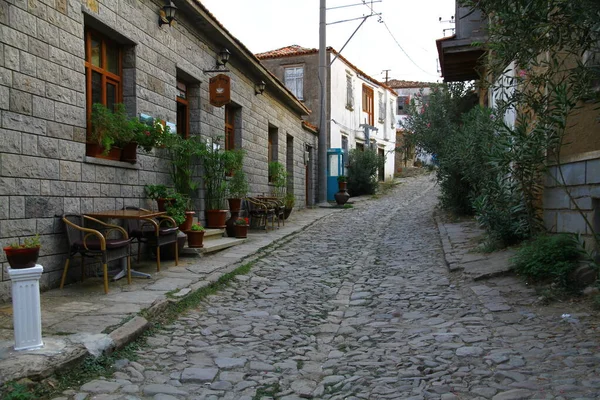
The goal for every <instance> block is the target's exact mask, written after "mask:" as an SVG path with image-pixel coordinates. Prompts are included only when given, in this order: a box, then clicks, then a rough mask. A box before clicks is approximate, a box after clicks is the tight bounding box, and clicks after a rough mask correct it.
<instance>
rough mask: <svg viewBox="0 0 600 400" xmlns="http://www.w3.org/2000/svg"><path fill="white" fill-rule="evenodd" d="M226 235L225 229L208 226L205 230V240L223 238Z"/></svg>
mask: <svg viewBox="0 0 600 400" xmlns="http://www.w3.org/2000/svg"><path fill="white" fill-rule="evenodd" d="M224 235H225V229H211V228H206V229H205V230H204V242H206V241H207V240H215V239H221V238H222V237H223V236H224Z"/></svg>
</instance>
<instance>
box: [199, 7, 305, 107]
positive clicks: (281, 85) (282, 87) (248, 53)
mask: <svg viewBox="0 0 600 400" xmlns="http://www.w3.org/2000/svg"><path fill="white" fill-rule="evenodd" d="M188 1H189V2H191V3H194V4H195V5H197V6H198V7H200V9H201V10H202V11H203V12H205V13H206V14H207V15H208V17H209V18H211V19H212V21H213V22H214V23H215V24H216V25H217V26H218V27H219V28H221V29H222V30H223V32H225V37H226V39H229V40H231V41H232V42H234V43H235V44H237V45H238V46H239V47H240V49H241V50H242V52H243V53H244V56H246V57H248V58H249V59H251V60H255V61H256V62H257V67H258V68H260V69H262V72H263V73H265V74H267V75H269V76H271V77H272V78H273V79H274V80H275V82H276V83H277V86H278V89H279V90H282V91H283V92H285V93H287V94H288V95H289V96H291V97H290V98H292V99H294V102H295V103H296V104H295V105H296V106H297V107H300V108H301V109H302V110H303V111H305V112H306V114H307V115H308V114H310V112H311V111H310V110H309V109H308V108H307V107H306V106H305V105H304V103H302V102H301V101H300V100H298V99H297V98H296V96H294V94H293V93H292V92H291V91H290V90H289V89H288V88H287V87H286V86H285V84H284V83H283V82H281V81H280V80H279V79H278V78H277V77H276V76H275V75H273V74H272V73H271V72H270V71H269V70H268V69H267V68H266V67H265V66H264V65H262V64H261V62H260V60H259V59H258V58H257V57H256V55H254V53H252V52H251V51H250V50H249V49H248V48H247V47H246V46H245V45H244V43H242V42H241V41H240V40H239V39H238V38H236V37H235V36H233V35H232V34H231V32H229V31H228V30H227V28H225V26H224V25H223V24H222V23H221V22H220V21H219V20H218V19H217V18H216V17H215V16H214V15H213V14H212V13H211V12H210V11H209V10H208V8H206V6H204V4H202V2H201V0H188ZM227 36H228V37H227Z"/></svg>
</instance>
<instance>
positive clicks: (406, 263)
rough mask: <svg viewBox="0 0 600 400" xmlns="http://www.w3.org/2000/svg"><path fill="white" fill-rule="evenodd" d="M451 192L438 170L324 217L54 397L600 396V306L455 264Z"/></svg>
mask: <svg viewBox="0 0 600 400" xmlns="http://www.w3.org/2000/svg"><path fill="white" fill-rule="evenodd" d="M428 178H429V179H428ZM436 194H437V190H436V185H435V181H434V180H433V179H431V177H424V178H420V179H417V180H415V181H414V182H411V183H408V184H407V185H401V186H400V187H398V188H397V190H396V189H395V190H394V191H393V192H392V194H391V195H390V196H382V197H381V198H380V199H379V200H378V201H377V202H376V203H375V202H373V203H369V204H365V206H364V207H363V206H361V207H356V208H355V209H352V210H347V211H344V213H343V214H337V215H332V216H331V217H328V218H327V219H326V220H324V221H321V222H317V223H316V224H315V225H313V226H311V227H310V228H309V229H307V230H306V231H303V232H301V233H299V234H298V235H296V236H294V237H293V238H290V240H289V241H286V242H285V243H282V245H281V246H277V247H276V248H275V249H273V251H271V252H269V253H268V254H267V255H266V256H265V257H262V258H260V259H257V260H256V262H255V264H254V265H253V268H252V270H251V271H250V272H249V273H248V274H247V275H244V276H239V277H237V279H236V280H235V281H233V282H232V283H231V285H229V286H227V287H226V288H224V289H223V290H220V291H219V292H218V293H215V294H214V295H211V296H208V297H207V298H206V299H205V300H204V301H203V307H200V308H198V309H195V310H190V311H189V312H187V313H185V314H184V315H182V316H180V318H178V319H177V320H176V321H173V322H172V323H171V324H169V325H166V326H161V327H160V328H159V329H157V331H156V332H154V334H153V335H152V337H150V338H148V346H146V347H144V348H143V349H140V350H139V351H137V357H136V358H135V361H133V362H132V361H130V360H118V361H117V363H116V365H115V366H116V368H117V371H116V372H115V373H114V374H113V375H112V376H108V377H106V378H102V379H96V380H93V381H91V382H87V383H82V386H80V387H74V388H72V390H66V391H64V392H62V393H61V394H59V395H58V396H60V397H57V398H55V399H53V400H81V399H84V398H93V399H98V400H100V399H104V400H108V399H111V400H112V399H114V400H121V399H131V400H134V399H150V398H153V399H156V400H164V399H170V400H172V399H178V400H198V399H207V400H208V399H210V400H233V399H244V400H251V399H258V398H260V399H261V400H267V399H277V400H292V399H296V400H297V399H304V398H315V399H324V400H342V399H344V400H362V399H369V400H371V399H372V400H383V399H402V400H407V399H409V400H413V399H414V400H417V399H418V400H426V399H444V400H450V399H470V400H484V399H485V400H490V399H491V400H493V399H496V400H502V399H505V400H506V399H556V400H559V399H560V400H567V399H597V398H600V379H598V376H600V375H599V374H600V353H599V352H598V350H599V349H600V337H599V336H598V334H599V333H600V332H599V331H598V326H599V325H598V318H596V317H595V316H594V315H592V314H591V313H587V314H586V313H585V312H582V309H578V308H577V307H575V305H573V304H561V305H559V306H560V307H558V306H555V307H539V304H537V303H536V296H535V293H532V292H531V291H530V289H529V288H528V287H527V286H525V285H524V284H523V283H522V282H520V281H519V280H518V279H517V278H515V277H514V276H510V275H507V276H502V277H497V278H491V279H487V280H481V281H473V279H472V278H470V277H467V276H465V275H464V274H463V273H451V272H449V271H448V269H447V268H446V266H445V265H444V253H443V251H442V250H443V248H442V245H441V243H440V240H439V236H438V227H436V226H435V224H434V223H433V222H434V221H433V220H432V218H431V215H432V212H433V209H434V207H435V205H436V203H437V201H436V200H437V199H436ZM463 226H465V227H467V228H468V227H469V226H468V224H465V225H463ZM340 227H343V229H340ZM450 231H454V232H456V229H454V227H453V228H452V229H450ZM471 233H473V232H471ZM446 240H447V241H448V242H450V241H451V238H448V237H447V238H446ZM442 241H443V239H442ZM470 241H471V239H468V240H465V241H463V240H460V241H454V243H457V244H461V245H465V243H469V242H470ZM307 249H309V251H307ZM467 253H468V252H463V253H461V254H462V255H464V254H467ZM457 256H460V254H457ZM471 261H474V260H471ZM201 282H203V281H200V282H199V283H201ZM569 309H571V310H570V313H569ZM565 313H569V315H568V316H566V315H564V314H565Z"/></svg>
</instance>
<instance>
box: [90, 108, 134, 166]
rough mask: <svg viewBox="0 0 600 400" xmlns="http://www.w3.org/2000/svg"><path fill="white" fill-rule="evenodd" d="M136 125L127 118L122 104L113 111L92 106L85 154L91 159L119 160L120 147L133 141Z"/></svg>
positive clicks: (132, 120)
mask: <svg viewBox="0 0 600 400" xmlns="http://www.w3.org/2000/svg"><path fill="white" fill-rule="evenodd" d="M136 129H137V124H136V122H135V118H134V119H132V118H129V117H128V116H127V113H126V112H125V106H124V105H123V104H116V105H115V109H114V111H111V110H109V109H108V108H106V107H105V106H104V105H102V104H100V103H95V104H94V105H93V106H92V116H91V129H90V135H89V136H88V140H89V141H88V143H87V146H86V148H87V154H88V155H90V156H92V157H98V158H106V159H110V160H120V159H121V151H122V147H123V146H124V145H126V144H128V143H130V142H131V141H132V140H133V139H134V135H135V131H136Z"/></svg>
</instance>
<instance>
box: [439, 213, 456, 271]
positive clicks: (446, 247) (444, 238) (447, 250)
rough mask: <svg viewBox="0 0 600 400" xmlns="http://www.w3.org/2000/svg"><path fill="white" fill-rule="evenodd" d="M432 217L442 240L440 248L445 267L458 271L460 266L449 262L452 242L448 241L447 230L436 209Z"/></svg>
mask: <svg viewBox="0 0 600 400" xmlns="http://www.w3.org/2000/svg"><path fill="white" fill-rule="evenodd" d="M433 219H434V221H435V224H436V226H437V228H438V232H439V234H440V241H441V242H442V250H443V252H444V261H445V262H446V267H448V270H449V271H450V272H454V271H458V270H459V269H460V267H459V266H458V265H457V263H456V262H451V261H450V260H449V259H448V255H449V254H450V252H451V251H452V244H451V243H450V239H449V237H448V231H447V230H446V228H445V227H444V223H443V222H442V221H441V220H440V217H439V215H438V213H437V211H435V212H434V215H433Z"/></svg>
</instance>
